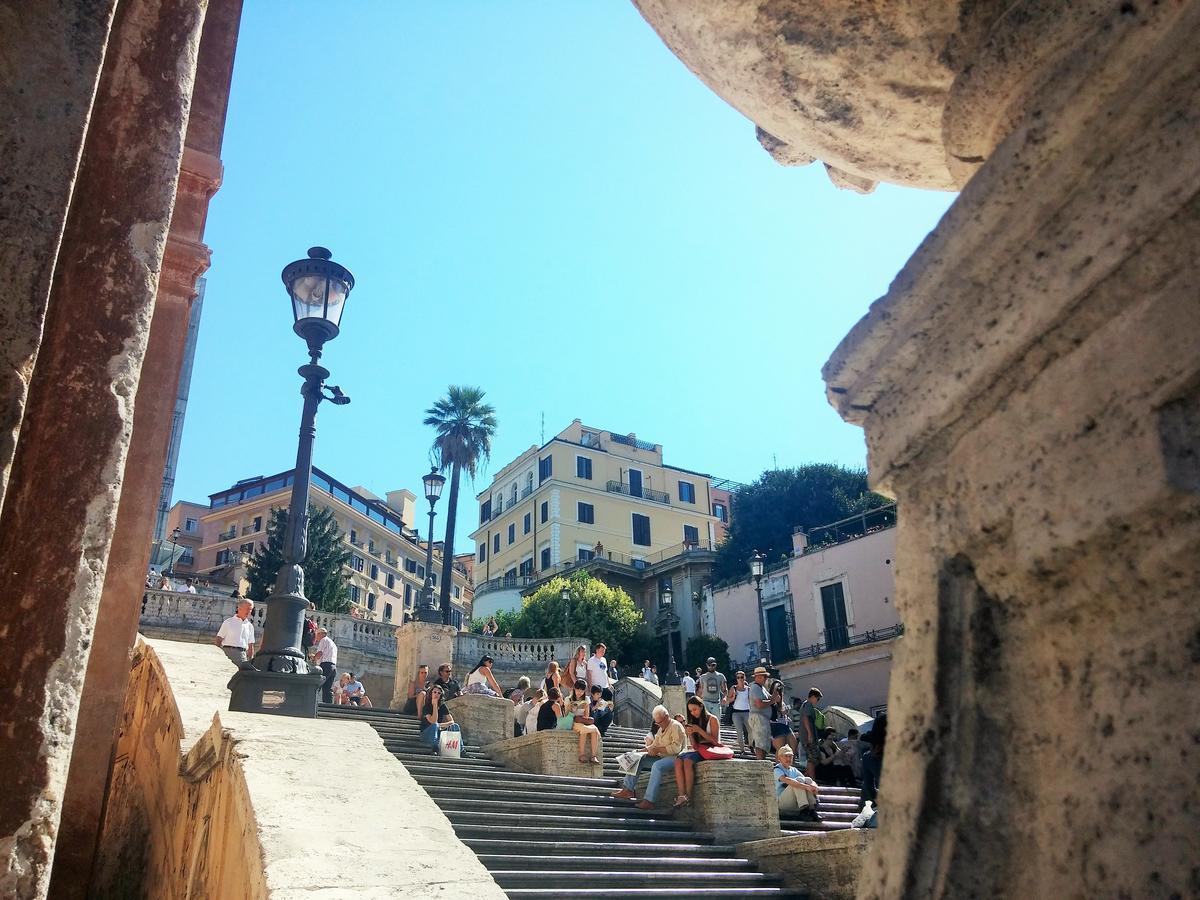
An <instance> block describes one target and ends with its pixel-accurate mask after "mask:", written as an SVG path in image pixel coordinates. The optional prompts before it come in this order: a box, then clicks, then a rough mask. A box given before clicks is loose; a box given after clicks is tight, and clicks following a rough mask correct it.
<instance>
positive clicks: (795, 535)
mask: <svg viewBox="0 0 1200 900" xmlns="http://www.w3.org/2000/svg"><path fill="white" fill-rule="evenodd" d="M806 547H808V535H807V534H805V533H804V528H803V527H802V526H798V527H797V528H796V530H795V531H793V532H792V553H794V554H795V555H796V556H803V555H804V550H805V548H806Z"/></svg>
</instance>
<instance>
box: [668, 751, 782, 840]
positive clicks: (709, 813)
mask: <svg viewBox="0 0 1200 900" xmlns="http://www.w3.org/2000/svg"><path fill="white" fill-rule="evenodd" d="M773 768H774V766H773V764H772V763H770V762H767V761H766V760H757V759H753V760H752V759H729V760H708V761H705V762H700V763H697V764H696V782H695V785H694V786H693V788H692V796H691V802H690V803H689V804H688V805H687V807H686V809H687V810H688V813H689V815H690V817H691V820H692V824H693V825H694V827H695V829H696V830H697V831H708V832H712V834H713V835H714V836H715V837H716V839H717V841H718V842H720V843H731V842H734V841H755V840H760V839H763V838H773V837H778V836H779V805H778V804H777V803H776V802H775V785H774V781H773V779H772V769H773Z"/></svg>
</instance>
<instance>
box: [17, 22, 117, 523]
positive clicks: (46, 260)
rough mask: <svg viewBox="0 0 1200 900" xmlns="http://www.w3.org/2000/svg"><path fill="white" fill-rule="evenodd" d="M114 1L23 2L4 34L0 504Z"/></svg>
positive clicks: (19, 424) (40, 335) (23, 406)
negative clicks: (84, 2) (3, 285)
mask: <svg viewBox="0 0 1200 900" xmlns="http://www.w3.org/2000/svg"><path fill="white" fill-rule="evenodd" d="M115 8H116V0H103V2H94V3H88V4H81V3H78V2H75V0H23V2H21V3H17V4H8V5H6V7H5V11H4V27H3V29H0V58H3V60H4V71H5V73H6V77H4V78H0V109H3V110H4V132H5V133H4V139H3V140H2V141H0V173H2V174H0V273H3V276H4V282H5V288H4V302H2V303H0V508H3V506H4V494H5V488H6V486H7V485H8V476H9V470H10V469H11V467H12V461H13V454H14V453H15V452H16V445H17V435H18V434H19V433H20V430H21V420H22V419H23V417H24V415H25V400H26V396H27V394H28V390H29V381H30V378H31V377H32V375H33V368H34V364H35V362H36V360H37V353H38V345H39V344H40V343H41V339H42V325H43V324H44V321H45V317H46V304H47V303H48V302H49V298H50V281H51V278H52V276H53V274H54V263H55V260H56V258H57V256H58V248H59V243H60V241H61V239H62V230H63V225H64V223H65V222H66V217H67V209H68V206H69V204H70V201H71V191H72V189H73V188H74V186H75V176H76V170H77V167H78V165H79V154H80V152H81V150H82V148H83V137H84V133H85V132H86V131H87V124H88V116H89V115H90V113H91V109H92V100H93V98H94V96H95V93H96V83H97V82H98V80H99V78H100V67H101V64H102V63H103V61H104V50H105V46H106V45H107V43H108V33H109V28H110V27H111V26H112V15H113V10H114V9H115Z"/></svg>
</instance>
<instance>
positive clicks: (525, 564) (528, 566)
mask: <svg viewBox="0 0 1200 900" xmlns="http://www.w3.org/2000/svg"><path fill="white" fill-rule="evenodd" d="M521 574H522V575H532V574H533V557H532V556H531V557H529V558H528V559H523V560H521Z"/></svg>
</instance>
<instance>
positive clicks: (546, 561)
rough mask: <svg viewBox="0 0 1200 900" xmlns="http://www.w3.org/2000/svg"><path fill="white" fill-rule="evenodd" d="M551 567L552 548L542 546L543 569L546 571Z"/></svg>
mask: <svg viewBox="0 0 1200 900" xmlns="http://www.w3.org/2000/svg"><path fill="white" fill-rule="evenodd" d="M549 568H550V548H549V547H543V548H542V571H543V572H544V571H546V569H549Z"/></svg>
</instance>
